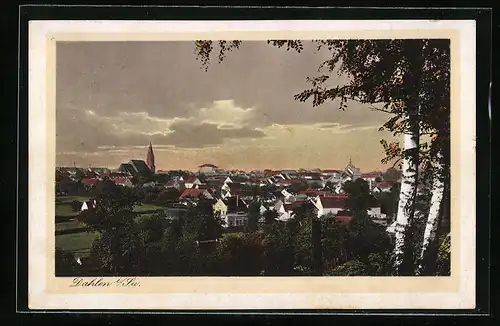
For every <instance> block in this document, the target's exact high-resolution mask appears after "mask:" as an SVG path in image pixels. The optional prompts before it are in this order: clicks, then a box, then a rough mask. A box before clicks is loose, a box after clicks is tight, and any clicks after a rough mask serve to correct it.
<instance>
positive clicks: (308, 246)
mask: <svg viewBox="0 0 500 326" xmlns="http://www.w3.org/2000/svg"><path fill="white" fill-rule="evenodd" d="M345 191H346V192H347V193H348V201H347V207H346V209H348V210H349V211H351V212H352V214H353V219H352V221H351V222H350V223H349V224H343V223H339V222H337V221H336V219H335V217H334V216H333V215H326V216H323V217H321V218H319V219H318V218H317V217H316V215H315V212H314V210H313V207H312V206H307V205H305V206H303V207H302V208H301V209H300V210H298V211H297V212H296V216H295V217H294V218H293V219H291V220H289V221H287V222H277V221H275V220H274V217H275V215H273V212H272V211H268V212H267V213H266V214H264V223H259V222H258V220H259V218H260V213H259V211H258V207H259V205H258V204H257V203H254V205H253V206H252V207H254V208H255V209H252V207H251V209H250V211H249V213H248V214H249V216H248V217H249V222H248V226H247V230H246V232H244V233H239V234H223V228H222V221H221V219H220V218H219V217H218V216H217V215H215V214H214V212H213V208H212V204H213V202H212V201H205V200H202V201H200V202H199V204H198V206H197V207H192V208H191V209H190V210H189V211H187V212H186V213H185V214H184V215H181V216H180V217H179V218H178V219H168V218H166V217H165V216H164V215H163V214H161V213H158V214H154V215H152V216H151V217H149V218H145V219H137V218H136V214H134V212H133V207H134V205H136V204H137V203H138V202H139V199H138V197H137V195H136V194H135V193H134V192H133V190H132V189H129V188H124V187H120V186H117V185H115V184H114V183H112V182H109V181H104V182H101V183H98V184H97V186H96V188H95V189H94V193H93V196H94V197H95V198H96V201H97V202H98V203H99V205H97V207H96V208H94V209H89V210H86V211H84V212H81V213H80V214H79V216H78V219H79V220H80V221H81V222H83V223H84V224H85V225H86V226H87V228H88V231H94V232H98V234H99V236H98V238H97V239H96V240H95V242H94V243H93V245H92V248H91V250H90V255H89V257H88V258H87V259H85V260H83V265H79V264H77V262H76V260H75V257H74V256H73V255H72V254H71V253H68V252H64V251H61V250H59V249H57V250H56V274H57V275H226V276H227V275H246V276H251V275H252V276H257V275H345V276H352V275H392V273H393V269H392V260H391V253H392V248H393V244H392V241H391V237H390V236H389V234H388V233H387V232H386V230H385V227H383V226H380V225H377V224H375V223H374V222H373V221H372V220H371V218H370V217H369V216H368V214H367V208H368V207H369V205H370V201H372V200H375V199H374V198H373V197H372V195H371V194H370V192H369V189H368V185H367V184H366V182H364V181H363V180H357V181H356V182H353V183H347V184H346V186H345ZM441 251H443V250H441ZM443 257H444V256H443ZM437 268H440V269H439V270H440V271H443V273H445V272H446V268H449V263H447V260H446V257H444V258H443V259H441V260H438V266H437Z"/></svg>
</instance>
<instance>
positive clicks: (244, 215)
mask: <svg viewBox="0 0 500 326" xmlns="http://www.w3.org/2000/svg"><path fill="white" fill-rule="evenodd" d="M225 204H226V206H227V211H226V216H225V217H224V221H225V225H226V226H227V227H243V226H246V225H248V207H249V205H248V204H247V203H246V202H245V201H244V200H243V199H241V198H239V197H238V196H236V197H230V198H228V199H226V201H225Z"/></svg>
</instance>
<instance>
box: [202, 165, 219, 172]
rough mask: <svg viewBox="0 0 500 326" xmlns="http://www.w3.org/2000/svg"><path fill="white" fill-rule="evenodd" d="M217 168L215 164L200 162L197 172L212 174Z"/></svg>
mask: <svg viewBox="0 0 500 326" xmlns="http://www.w3.org/2000/svg"><path fill="white" fill-rule="evenodd" d="M217 169H218V168H217V166H215V165H213V164H202V165H200V166H198V173H206V174H213V173H215V172H216V170H217Z"/></svg>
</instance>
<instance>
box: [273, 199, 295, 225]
mask: <svg viewBox="0 0 500 326" xmlns="http://www.w3.org/2000/svg"><path fill="white" fill-rule="evenodd" d="M273 210H274V211H276V212H277V213H278V220H280V221H288V220H289V219H291V212H289V211H287V207H286V206H285V203H283V202H282V201H281V200H278V201H277V202H276V204H275V205H274V207H273Z"/></svg>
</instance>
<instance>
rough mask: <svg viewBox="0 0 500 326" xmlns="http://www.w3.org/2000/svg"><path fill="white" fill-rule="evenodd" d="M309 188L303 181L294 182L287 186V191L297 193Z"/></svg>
mask: <svg viewBox="0 0 500 326" xmlns="http://www.w3.org/2000/svg"><path fill="white" fill-rule="evenodd" d="M308 188H309V185H308V184H307V182H305V181H300V182H294V183H292V184H291V185H290V186H289V187H288V191H290V192H291V193H294V194H298V193H300V192H301V191H304V190H306V189H308Z"/></svg>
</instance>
